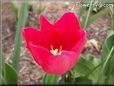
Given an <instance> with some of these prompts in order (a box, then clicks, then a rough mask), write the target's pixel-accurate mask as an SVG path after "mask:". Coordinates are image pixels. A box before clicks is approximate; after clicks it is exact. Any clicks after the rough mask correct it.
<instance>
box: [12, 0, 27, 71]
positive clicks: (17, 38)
mask: <svg viewBox="0 0 114 86" xmlns="http://www.w3.org/2000/svg"><path fill="white" fill-rule="evenodd" d="M27 11H28V10H27V1H26V2H24V1H22V6H21V10H20V12H19V13H20V14H19V20H18V26H17V30H16V36H15V46H14V56H13V67H14V68H15V69H16V70H17V71H18V66H19V64H18V62H19V57H20V51H21V43H22V37H21V29H22V28H23V27H24V26H25V23H26V20H27V15H28V14H27V13H28V12H27Z"/></svg>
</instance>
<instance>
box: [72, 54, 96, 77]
mask: <svg viewBox="0 0 114 86" xmlns="http://www.w3.org/2000/svg"><path fill="white" fill-rule="evenodd" d="M94 67H95V66H94V64H93V63H92V62H91V61H88V60H87V59H85V58H84V57H82V56H81V57H80V59H79V61H78V62H77V64H76V65H75V66H74V68H73V70H75V72H76V74H78V75H80V76H87V75H88V74H90V72H91V71H92V70H93V69H94Z"/></svg>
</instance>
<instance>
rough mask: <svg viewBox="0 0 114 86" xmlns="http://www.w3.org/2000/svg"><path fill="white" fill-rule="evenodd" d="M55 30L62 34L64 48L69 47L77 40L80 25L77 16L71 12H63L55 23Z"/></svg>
mask: <svg viewBox="0 0 114 86" xmlns="http://www.w3.org/2000/svg"><path fill="white" fill-rule="evenodd" d="M55 26H56V30H57V31H58V32H59V33H61V34H62V36H63V43H64V48H65V49H67V50H69V49H71V48H72V47H73V46H74V45H75V44H76V42H78V40H79V38H80V37H79V33H78V31H79V30H80V25H79V21H78V18H77V16H76V15H75V14H74V13H72V12H67V13H65V14H64V15H63V16H62V17H61V18H60V19H59V20H58V21H57V22H56V23H55Z"/></svg>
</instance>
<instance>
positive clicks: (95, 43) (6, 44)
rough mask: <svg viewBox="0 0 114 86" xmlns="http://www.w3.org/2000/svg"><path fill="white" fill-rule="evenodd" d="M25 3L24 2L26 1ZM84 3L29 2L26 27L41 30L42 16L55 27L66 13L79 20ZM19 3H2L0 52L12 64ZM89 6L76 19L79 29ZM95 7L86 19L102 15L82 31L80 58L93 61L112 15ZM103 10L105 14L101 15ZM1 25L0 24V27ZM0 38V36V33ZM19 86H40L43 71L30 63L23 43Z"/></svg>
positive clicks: (30, 57)
mask: <svg viewBox="0 0 114 86" xmlns="http://www.w3.org/2000/svg"><path fill="white" fill-rule="evenodd" d="M25 1H26V0H25ZM83 2H84V0H76V1H65V0H63V1H62V0H61V1H60V0H59V1H54V0H50V1H49V0H47V1H44V0H40V1H38V0H36V1H32V0H30V1H29V2H28V17H27V22H26V26H30V27H36V28H40V23H39V14H40V13H43V14H44V15H45V16H46V18H47V19H48V20H49V21H50V22H52V23H54V22H55V21H56V20H57V19H58V18H60V17H61V16H62V15H63V14H64V13H65V12H67V11H72V12H74V13H76V14H77V15H78V17H80V15H79V14H80V9H81V8H82V7H83V6H82V5H84V4H83ZM21 3H22V2H21V0H17V1H16V0H9V1H7V0H6V1H5V0H3V1H2V19H1V20H2V49H3V56H4V58H5V62H6V63H9V64H11V63H12V56H13V50H14V40H15V34H16V29H17V22H18V12H19V9H20V7H21ZM89 6H90V5H88V6H85V11H84V12H83V14H82V15H81V17H80V18H79V21H80V23H81V27H82V28H83V22H84V20H85V16H86V15H87V13H88V10H89ZM108 6H109V4H108V5H107V6H103V5H102V4H101V5H99V6H95V7H94V8H93V9H92V11H91V15H90V16H89V18H92V17H93V16H94V15H96V14H97V15H99V14H98V13H99V12H101V11H102V14H101V15H100V16H99V17H95V18H94V19H93V21H92V22H91V23H89V24H88V25H87V27H85V29H86V31H87V40H86V44H85V47H84V50H83V52H82V54H83V55H84V56H85V57H87V56H88V55H90V54H92V55H94V56H95V57H96V58H99V57H100V55H101V49H102V46H103V43H104V40H105V38H106V36H107V34H108V32H110V30H111V21H112V18H111V15H110V13H109V12H108V10H106V8H109V7H111V5H110V6H109V7H108ZM103 10H106V11H103ZM0 24H1V23H0ZM0 34H1V33H0ZM19 66H20V67H19V83H20V84H38V83H41V82H42V79H43V77H44V74H45V73H44V71H43V70H42V69H41V68H40V67H39V66H38V65H37V64H36V63H35V62H34V61H33V59H32V56H31V54H30V52H29V51H28V50H27V49H26V47H25V43H24V41H22V46H21V54H20V59H19Z"/></svg>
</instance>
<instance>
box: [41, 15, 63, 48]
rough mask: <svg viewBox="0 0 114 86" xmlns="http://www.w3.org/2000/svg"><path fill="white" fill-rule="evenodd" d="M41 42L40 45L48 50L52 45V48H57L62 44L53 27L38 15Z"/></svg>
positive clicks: (60, 37)
mask: <svg viewBox="0 0 114 86" xmlns="http://www.w3.org/2000/svg"><path fill="white" fill-rule="evenodd" d="M40 24H41V33H42V42H41V45H42V46H44V47H46V48H48V49H50V46H51V45H53V47H54V48H59V47H60V45H61V44H62V36H61V35H60V34H59V33H58V32H57V31H56V29H55V26H54V25H52V24H51V23H50V22H48V20H47V19H46V18H45V17H44V16H43V15H40Z"/></svg>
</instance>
